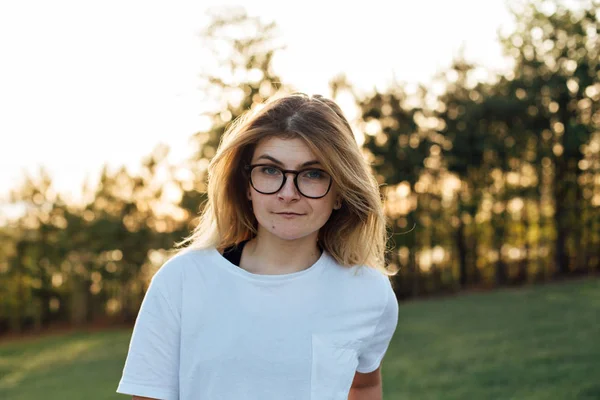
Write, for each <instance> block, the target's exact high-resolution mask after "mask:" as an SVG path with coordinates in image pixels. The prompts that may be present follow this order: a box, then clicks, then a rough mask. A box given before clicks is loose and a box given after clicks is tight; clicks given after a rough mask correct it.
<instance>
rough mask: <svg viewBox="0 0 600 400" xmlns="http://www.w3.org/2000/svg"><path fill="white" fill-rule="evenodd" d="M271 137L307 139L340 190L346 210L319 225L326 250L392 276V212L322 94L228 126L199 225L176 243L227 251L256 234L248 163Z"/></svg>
mask: <svg viewBox="0 0 600 400" xmlns="http://www.w3.org/2000/svg"><path fill="white" fill-rule="evenodd" d="M272 137H280V138H300V139H302V140H303V141H304V142H305V143H306V145H307V146H308V147H309V148H310V149H311V151H312V152H313V153H314V154H315V155H316V156H317V158H318V159H319V161H320V162H321V163H322V165H323V167H324V169H325V170H326V171H327V172H328V173H329V174H330V175H331V177H332V179H333V183H334V184H335V185H336V186H337V188H338V192H339V194H340V195H341V197H342V207H341V208H340V209H339V210H335V211H334V212H333V213H332V214H331V216H330V218H329V220H328V221H327V222H326V223H325V225H324V226H323V227H322V228H321V229H320V230H319V234H318V241H319V244H320V245H321V247H322V248H323V249H325V250H326V251H327V252H328V253H329V254H330V255H331V256H332V257H333V258H334V259H335V260H336V261H337V262H338V263H339V264H341V265H343V266H353V265H364V266H369V267H372V268H376V269H378V270H380V271H381V272H383V273H384V274H386V275H388V276H390V275H394V274H395V273H396V271H389V270H388V269H387V268H386V266H385V252H386V250H387V249H386V242H387V240H386V239H387V236H386V235H387V230H386V217H385V214H384V211H383V204H382V198H381V194H380V192H379V185H378V183H377V180H376V179H375V177H374V176H373V174H372V173H371V172H370V168H369V165H368V164H367V162H366V160H365V158H364V157H363V155H362V153H361V151H360V148H359V146H358V144H357V142H356V139H355V137H354V134H353V132H352V128H351V127H350V124H349V123H348V121H347V119H346V118H345V117H344V115H343V113H342V111H341V109H340V108H339V107H338V105H337V104H336V103H335V102H333V101H332V100H329V99H326V98H324V97H322V96H320V95H314V96H308V95H306V94H303V93H293V94H290V95H285V96H282V97H272V98H270V99H268V100H267V101H266V102H264V103H263V104H261V105H260V106H259V107H255V108H253V109H251V110H248V111H247V112H246V113H244V114H243V115H241V116H240V117H239V118H237V119H236V120H235V121H233V122H232V123H231V124H230V125H229V127H228V128H227V130H226V132H225V133H224V134H223V136H222V138H221V142H220V144H219V147H218V149H217V151H216V154H215V156H214V157H213V158H212V159H211V161H210V163H209V165H208V186H207V194H208V200H207V201H206V203H205V205H204V209H203V210H202V213H201V215H200V220H199V223H198V225H197V226H196V228H195V229H194V231H193V233H192V234H191V235H190V236H189V237H187V238H185V239H184V240H183V241H181V242H179V243H176V245H175V246H176V248H181V250H179V251H183V250H186V249H187V250H189V249H205V248H209V247H215V248H217V249H219V250H222V249H225V248H227V247H229V246H233V245H237V244H239V243H240V242H242V241H244V240H247V239H251V238H253V237H254V236H255V235H256V234H257V228H258V224H257V220H256V218H255V216H254V213H253V211H252V208H251V204H250V202H249V200H248V199H247V197H246V191H247V188H248V185H249V180H248V176H247V173H246V171H245V170H244V166H245V165H247V164H250V161H251V159H252V155H253V152H254V149H255V147H256V145H257V144H258V143H259V142H260V141H261V140H263V139H266V138H272Z"/></svg>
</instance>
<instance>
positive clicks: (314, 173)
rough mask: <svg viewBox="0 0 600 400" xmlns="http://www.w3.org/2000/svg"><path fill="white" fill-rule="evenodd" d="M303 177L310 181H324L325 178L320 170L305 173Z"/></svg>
mask: <svg viewBox="0 0 600 400" xmlns="http://www.w3.org/2000/svg"><path fill="white" fill-rule="evenodd" d="M302 176H303V177H305V178H308V179H323V178H324V177H325V174H324V173H323V172H322V171H319V170H318V169H311V170H308V171H305V172H304V173H303V174H302Z"/></svg>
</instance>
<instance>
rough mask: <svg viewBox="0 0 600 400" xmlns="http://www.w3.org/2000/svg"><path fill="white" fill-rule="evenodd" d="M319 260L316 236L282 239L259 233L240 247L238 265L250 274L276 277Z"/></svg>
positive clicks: (319, 253)
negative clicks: (240, 256) (242, 250)
mask: <svg viewBox="0 0 600 400" xmlns="http://www.w3.org/2000/svg"><path fill="white" fill-rule="evenodd" d="M290 255H293V257H290ZM319 257H321V251H320V249H319V246H318V245H317V237H316V236H314V237H313V236H312V235H311V236H307V237H304V238H301V239H297V240H283V239H280V238H278V237H274V236H273V235H265V234H262V235H261V233H260V232H259V234H258V235H257V236H256V237H255V238H254V239H252V240H250V241H249V242H248V243H247V244H246V245H245V246H244V252H243V257H242V262H241V263H242V264H243V268H244V269H246V270H248V271H250V272H253V273H260V274H268V275H277V274H289V273H293V272H299V271H302V270H305V269H307V268H309V267H310V266H312V265H313V264H314V263H316V262H317V260H318V259H319Z"/></svg>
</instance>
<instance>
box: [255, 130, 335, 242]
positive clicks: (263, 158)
mask: <svg viewBox="0 0 600 400" xmlns="http://www.w3.org/2000/svg"><path fill="white" fill-rule="evenodd" d="M313 161H314V162H315V163H310V162H313ZM308 163H310V164H308ZM250 164H251V165H255V164H268V165H269V166H273V167H279V168H281V169H286V170H296V171H298V170H303V169H306V168H321V169H323V166H322V165H321V163H320V162H319V161H318V160H317V157H316V156H315V155H314V153H313V152H312V151H311V150H310V149H309V148H308V146H307V145H306V144H305V143H304V142H303V141H302V140H301V139H297V138H294V139H281V138H278V137H273V138H268V139H264V140H262V141H260V142H259V143H258V144H257V146H256V148H255V150H254V154H253V156H252V161H251V163H250ZM262 173H264V174H268V175H272V174H274V173H276V170H274V169H270V168H268V167H267V168H266V169H263V172H262ZM285 176H286V177H287V179H286V181H285V184H284V185H283V187H282V188H281V189H280V190H279V191H278V192H276V193H273V194H262V193H260V192H258V191H256V189H254V188H253V187H252V185H250V183H249V184H248V194H247V196H248V199H249V200H251V201H252V208H253V211H254V215H255V216H256V219H257V221H258V233H259V235H260V236H263V235H265V234H266V235H268V234H272V235H275V236H277V237H279V238H281V239H284V240H295V239H300V238H305V237H307V236H314V237H315V240H316V237H317V236H318V232H319V229H321V227H322V226H323V225H325V223H326V222H327V220H328V219H329V216H330V215H331V212H332V210H333V208H334V206H335V207H336V208H339V207H338V206H337V205H339V204H340V203H337V205H336V200H337V201H339V200H340V197H339V196H338V194H337V190H336V187H335V185H334V184H333V183H332V184H331V189H330V190H329V192H328V193H327V195H325V196H324V197H321V198H318V199H312V198H308V197H305V196H303V195H302V194H300V192H299V191H298V189H297V188H296V186H295V185H294V179H293V178H294V175H293V174H285ZM305 176H306V178H307V179H309V178H311V179H312V178H313V177H317V176H318V173H314V174H313V173H311V174H309V175H305ZM265 179H271V178H270V177H265ZM298 179H299V180H300V177H299V178H298ZM254 183H255V186H257V180H256V179H255V180H254ZM303 190H304V189H303ZM261 191H265V190H261ZM283 213H294V215H285V214H283Z"/></svg>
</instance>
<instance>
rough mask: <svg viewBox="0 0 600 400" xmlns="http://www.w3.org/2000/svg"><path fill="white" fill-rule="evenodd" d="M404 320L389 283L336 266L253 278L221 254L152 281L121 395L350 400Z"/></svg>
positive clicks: (368, 271) (366, 271)
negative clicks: (356, 381) (358, 378)
mask: <svg viewBox="0 0 600 400" xmlns="http://www.w3.org/2000/svg"><path fill="white" fill-rule="evenodd" d="M397 322H398V302H397V299H396V296H395V294H394V292H393V290H392V287H391V285H390V281H389V278H388V277H387V276H385V275H384V274H383V273H381V272H379V271H377V270H375V269H373V268H369V267H358V266H354V267H351V268H348V267H343V266H340V265H339V264H338V263H336V261H335V260H334V259H333V258H332V257H331V255H329V254H328V253H327V252H326V251H323V253H322V255H321V257H320V258H319V260H318V261H317V262H316V263H315V264H313V265H312V266H310V267H309V268H308V269H305V270H302V271H299V272H294V273H288V274H282V275H261V274H254V273H250V272H248V271H246V270H244V269H242V268H240V267H238V266H236V265H234V264H232V263H230V262H229V261H228V260H227V259H226V258H225V257H223V256H222V255H221V254H220V253H219V252H218V251H217V250H216V249H215V248H210V249H203V250H189V249H188V250H186V251H185V252H183V253H179V254H177V255H176V256H174V257H172V258H171V259H169V260H168V261H167V262H165V263H164V265H163V266H162V267H161V268H160V269H159V270H158V272H157V273H156V274H155V275H154V277H153V278H152V282H151V284H150V286H149V288H148V292H147V293H146V295H145V297H144V300H143V302H142V306H141V308H140V311H139V314H138V317H137V320H136V323H135V327H134V330H133V334H132V336H131V342H130V345H129V353H128V355H127V360H126V362H125V366H124V369H123V376H122V378H121V381H120V382H119V386H118V388H117V393H123V394H129V395H138V396H145V397H152V398H158V399H166V400H175V399H181V400H271V399H272V400H342V399H344V400H346V399H347V398H348V392H349V390H350V386H351V384H352V380H353V378H354V374H355V371H358V372H362V373H366V372H371V371H374V370H375V369H377V367H379V365H380V362H381V360H382V358H383V356H384V354H385V352H386V350H387V348H388V345H389V342H390V340H391V338H392V335H393V333H394V331H395V329H396V325H397Z"/></svg>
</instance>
